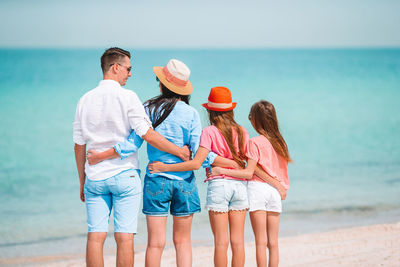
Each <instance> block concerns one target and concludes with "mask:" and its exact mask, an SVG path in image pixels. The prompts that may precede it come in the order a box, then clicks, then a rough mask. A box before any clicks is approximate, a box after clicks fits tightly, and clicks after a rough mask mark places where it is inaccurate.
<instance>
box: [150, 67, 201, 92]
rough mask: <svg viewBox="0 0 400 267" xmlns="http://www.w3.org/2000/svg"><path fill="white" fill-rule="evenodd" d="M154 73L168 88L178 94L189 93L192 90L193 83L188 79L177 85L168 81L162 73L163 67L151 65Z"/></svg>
mask: <svg viewBox="0 0 400 267" xmlns="http://www.w3.org/2000/svg"><path fill="white" fill-rule="evenodd" d="M153 71H154V74H155V75H156V76H157V78H158V79H159V80H160V82H161V83H162V84H164V85H165V86H166V87H167V88H168V89H169V90H171V91H172V92H174V93H176V94H178V95H190V94H191V93H192V92H193V85H192V83H191V82H190V81H188V82H187V84H186V85H185V86H178V85H175V84H173V83H170V82H169V81H168V80H167V78H166V77H165V75H164V72H163V67H153Z"/></svg>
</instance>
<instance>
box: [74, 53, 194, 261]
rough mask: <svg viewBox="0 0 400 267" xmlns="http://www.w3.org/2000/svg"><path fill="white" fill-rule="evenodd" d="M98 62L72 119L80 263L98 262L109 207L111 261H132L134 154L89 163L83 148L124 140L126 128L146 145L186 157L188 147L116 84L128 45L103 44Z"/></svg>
mask: <svg viewBox="0 0 400 267" xmlns="http://www.w3.org/2000/svg"><path fill="white" fill-rule="evenodd" d="M101 68H102V71H103V80H102V81H101V82H100V83H99V85H98V86H97V87H96V88H94V89H93V90H91V91H89V92H87V93H86V94H85V95H84V96H82V98H81V99H80V100H79V102H78V105H77V108H76V114H75V121H74V143H75V159H76V164H77V169H78V174H79V181H80V198H81V200H82V201H83V202H86V211H87V223H88V238H87V246H86V264H87V266H89V267H90V266H103V265H104V262H103V245H104V241H105V239H106V236H107V231H108V220H109V217H110V213H111V209H114V232H115V233H114V238H115V241H116V243H117V266H133V262H134V253H133V234H134V233H136V228H137V216H138V211H139V206H140V196H141V184H140V178H139V161H138V155H137V153H135V154H133V155H132V156H130V157H128V158H126V159H120V158H117V159H112V160H107V161H103V162H101V163H99V164H97V165H89V164H87V163H86V151H87V150H89V149H95V150H100V151H101V150H105V149H107V148H109V147H112V146H113V145H114V144H116V143H118V142H121V141H123V140H125V138H126V137H128V135H129V134H130V132H131V130H132V129H133V130H134V131H135V132H136V134H138V135H139V136H141V137H142V138H143V139H144V140H145V141H147V142H148V143H150V144H151V145H152V146H154V147H156V148H158V149H160V150H163V151H165V152H168V153H170V154H173V155H176V156H178V157H180V158H181V159H183V160H187V159H189V150H188V149H187V148H186V147H184V148H179V147H177V146H175V145H174V144H172V143H170V142H169V141H167V140H166V139H165V138H164V137H162V136H161V135H160V134H158V133H157V132H155V131H154V130H153V129H152V128H151V122H150V120H149V119H148V117H147V115H146V113H145V111H144V108H143V105H142V103H141V102H140V100H139V98H138V97H137V95H136V94H135V93H134V92H133V91H130V90H126V89H124V88H122V87H121V86H124V85H125V84H126V81H127V80H128V78H129V77H130V76H131V75H132V74H131V68H132V66H131V63H130V53H129V52H128V51H125V50H123V49H120V48H110V49H108V50H106V51H105V52H104V54H103V55H102V57H101ZM85 176H86V182H85Z"/></svg>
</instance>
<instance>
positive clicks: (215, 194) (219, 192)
mask: <svg viewBox="0 0 400 267" xmlns="http://www.w3.org/2000/svg"><path fill="white" fill-rule="evenodd" d="M224 201H225V187H224V184H222V183H217V184H213V183H210V184H209V185H208V188H207V202H208V203H210V204H217V203H223V202H224Z"/></svg>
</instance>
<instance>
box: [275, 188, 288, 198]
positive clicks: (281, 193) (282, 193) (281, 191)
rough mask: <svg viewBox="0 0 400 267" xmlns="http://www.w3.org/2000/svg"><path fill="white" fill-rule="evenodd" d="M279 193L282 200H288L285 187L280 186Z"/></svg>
mask: <svg viewBox="0 0 400 267" xmlns="http://www.w3.org/2000/svg"><path fill="white" fill-rule="evenodd" d="M277 189H278V192H279V194H280V195H281V199H282V200H285V199H286V189H285V188H284V187H283V186H279V188H277Z"/></svg>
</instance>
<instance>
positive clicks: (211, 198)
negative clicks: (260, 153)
mask: <svg viewBox="0 0 400 267" xmlns="http://www.w3.org/2000/svg"><path fill="white" fill-rule="evenodd" d="M203 106H204V107H205V108H206V109H207V111H208V117H209V121H210V124H211V125H210V126H208V127H206V128H204V129H203V131H202V134H201V141H200V147H199V149H198V150H197V152H196V155H195V157H194V159H193V160H190V161H186V162H183V163H178V164H164V163H162V162H153V163H150V164H149V170H150V172H151V173H156V172H166V171H173V172H177V171H188V170H194V169H199V168H200V166H201V164H202V162H203V161H204V160H205V159H206V157H207V155H208V153H209V152H214V153H216V154H217V155H218V156H221V157H224V158H227V159H231V160H233V161H234V162H236V165H237V166H241V167H244V161H245V160H246V146H247V142H248V140H249V135H248V133H247V130H246V129H245V128H243V127H241V126H240V125H239V124H238V123H236V121H235V119H234V113H233V109H234V108H235V107H236V103H232V96H231V92H230V90H229V89H228V88H226V87H214V88H212V89H211V92H210V95H209V97H208V103H205V104H203ZM206 181H208V186H207V203H206V208H207V209H208V212H209V219H210V225H211V229H212V232H213V235H214V265H215V266H227V250H228V246H229V243H230V244H231V249H232V266H244V262H245V252H244V223H245V216H246V210H247V209H248V208H249V203H248V198H247V181H246V179H243V178H237V177H233V176H229V175H213V176H209V177H207V179H206Z"/></svg>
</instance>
